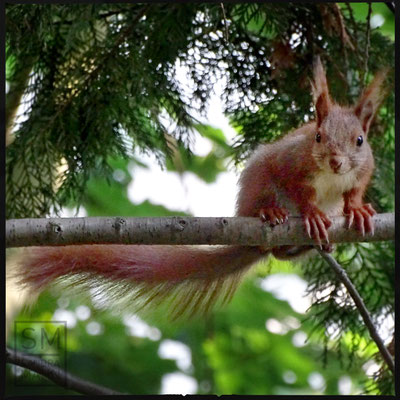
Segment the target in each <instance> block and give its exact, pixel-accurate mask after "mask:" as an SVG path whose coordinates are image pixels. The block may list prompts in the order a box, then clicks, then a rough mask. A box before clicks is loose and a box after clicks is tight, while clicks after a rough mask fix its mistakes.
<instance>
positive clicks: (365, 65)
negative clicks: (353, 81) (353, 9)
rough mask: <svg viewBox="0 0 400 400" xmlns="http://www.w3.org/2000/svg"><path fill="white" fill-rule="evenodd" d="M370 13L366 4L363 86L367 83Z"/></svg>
mask: <svg viewBox="0 0 400 400" xmlns="http://www.w3.org/2000/svg"><path fill="white" fill-rule="evenodd" d="M371 12H372V5H371V3H368V15H367V32H366V36H367V39H366V44H365V58H364V77H363V78H364V79H363V81H364V85H365V84H366V82H367V75H368V59H369V47H370V44H371V43H370V39H371V38H370V36H371Z"/></svg>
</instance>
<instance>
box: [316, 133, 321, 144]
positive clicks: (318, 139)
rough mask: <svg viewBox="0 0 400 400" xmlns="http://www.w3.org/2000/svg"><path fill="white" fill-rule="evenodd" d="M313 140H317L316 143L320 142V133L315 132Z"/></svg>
mask: <svg viewBox="0 0 400 400" xmlns="http://www.w3.org/2000/svg"><path fill="white" fill-rule="evenodd" d="M315 140H316V141H317V143H320V142H321V134H320V133H319V132H317V134H316V135H315Z"/></svg>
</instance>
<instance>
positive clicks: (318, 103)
mask: <svg viewBox="0 0 400 400" xmlns="http://www.w3.org/2000/svg"><path fill="white" fill-rule="evenodd" d="M313 69H314V82H312V83H311V88H312V92H313V98H314V104H315V111H316V115H317V125H318V126H320V125H321V123H322V121H323V120H324V119H325V117H326V116H327V115H328V113H329V110H330V108H331V105H332V101H331V98H330V96H329V90H328V83H327V81H326V75H325V71H324V68H323V66H322V63H321V59H320V58H319V56H318V57H316V58H315V60H314V63H313Z"/></svg>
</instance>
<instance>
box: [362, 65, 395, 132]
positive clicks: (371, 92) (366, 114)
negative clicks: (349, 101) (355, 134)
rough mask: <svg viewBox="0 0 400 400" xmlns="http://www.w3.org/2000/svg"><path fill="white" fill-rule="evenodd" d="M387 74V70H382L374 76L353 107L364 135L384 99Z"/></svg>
mask: <svg viewBox="0 0 400 400" xmlns="http://www.w3.org/2000/svg"><path fill="white" fill-rule="evenodd" d="M387 73H388V69H384V70H382V71H380V72H378V73H377V74H376V75H375V78H374V79H373V80H372V82H371V83H370V84H369V86H368V87H367V88H366V89H365V90H364V92H363V93H362V95H361V96H360V99H359V100H358V102H357V104H356V105H355V107H354V114H355V115H356V117H357V118H358V119H359V120H360V123H361V126H362V128H363V131H364V132H365V133H366V134H367V133H368V130H369V127H370V126H371V122H372V120H373V119H374V116H375V114H376V112H377V110H378V108H379V106H380V104H381V103H382V100H383V99H384V98H385V95H386V91H385V90H384V88H383V86H384V81H385V78H386V75H387Z"/></svg>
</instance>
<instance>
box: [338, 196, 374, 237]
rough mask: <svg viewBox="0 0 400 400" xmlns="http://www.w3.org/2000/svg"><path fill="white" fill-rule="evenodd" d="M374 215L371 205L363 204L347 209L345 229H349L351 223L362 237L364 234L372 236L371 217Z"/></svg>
mask: <svg viewBox="0 0 400 400" xmlns="http://www.w3.org/2000/svg"><path fill="white" fill-rule="evenodd" d="M375 214H376V211H375V210H374V209H373V207H372V206H371V204H363V205H362V206H361V207H347V208H346V209H345V216H346V217H347V228H351V226H352V225H353V222H354V224H355V227H356V229H357V230H358V231H359V232H361V234H362V235H363V236H364V235H365V233H370V234H371V235H373V234H374V221H373V220H372V217H373V216H374V215H375Z"/></svg>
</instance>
